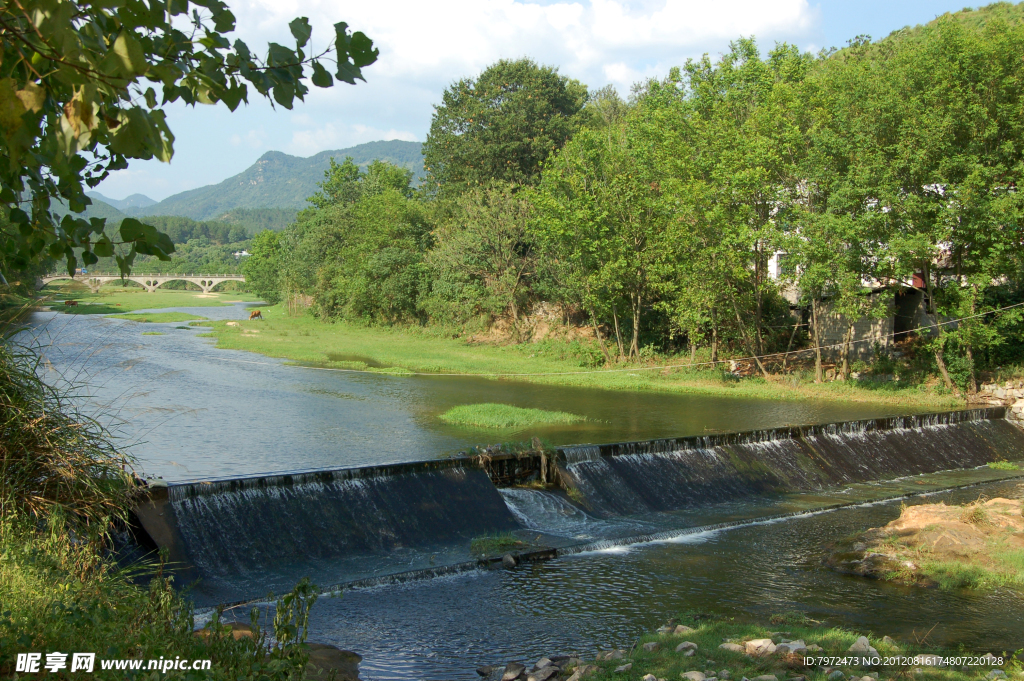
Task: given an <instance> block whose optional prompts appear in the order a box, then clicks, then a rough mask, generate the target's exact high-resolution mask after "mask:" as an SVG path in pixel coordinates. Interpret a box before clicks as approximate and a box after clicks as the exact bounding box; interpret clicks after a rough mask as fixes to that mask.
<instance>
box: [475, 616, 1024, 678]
mask: <svg viewBox="0 0 1024 681" xmlns="http://www.w3.org/2000/svg"><path fill="white" fill-rule="evenodd" d="M681 622H686V624H682V623H681ZM926 639H927V636H926V635H925V636H923V637H922V640H919V641H916V642H911V641H896V640H894V639H892V638H891V637H889V636H882V637H877V638H876V637H875V636H872V637H871V638H870V639H869V638H868V637H867V636H862V635H860V634H858V633H856V632H853V631H850V630H847V629H842V628H837V627H829V626H826V625H825V624H824V623H821V622H815V621H813V620H810V619H808V618H807V617H804V616H803V615H801V614H799V613H792V614H785V615H774V616H772V617H771V618H770V622H769V624H768V625H767V626H766V625H765V624H761V623H749V622H740V621H736V620H731V619H723V618H715V617H709V616H707V615H705V614H698V615H696V616H693V615H685V616H683V617H680V618H677V619H676V620H673V621H672V622H670V623H669V624H667V625H665V626H663V627H661V628H659V629H658V630H657V632H656V633H651V634H646V635H644V636H642V637H640V638H639V639H638V640H637V641H636V642H635V643H634V645H633V647H632V648H631V649H630V650H611V651H606V652H604V653H599V654H598V656H597V658H596V659H595V660H592V661H586V660H581V659H579V658H578V657H573V656H567V655H560V656H556V655H553V656H551V657H545V658H542V659H540V660H538V661H537V662H536V663H535V664H534V665H532V666H527V665H524V664H522V663H519V662H510V663H508V664H506V665H502V666H484V667H481V668H480V669H479V670H478V673H479V674H480V675H481V676H482V677H484V678H488V679H495V680H497V679H502V680H503V681H515V680H516V679H520V680H522V681H559V680H560V679H569V680H570V681H581V680H582V679H592V680H593V681H602V680H604V679H630V680H634V679H635V680H638V679H642V680H643V681H678V680H679V679H682V680H683V681H712V680H715V681H742V680H744V679H746V680H747V681H751V680H752V681H787V680H792V681H825V680H826V679H827V681H858V680H863V681H891V680H895V679H901V678H913V679H919V680H920V681H968V680H981V679H986V680H988V681H993V680H995V679H1008V678H1010V679H1014V680H1016V679H1020V678H1022V677H1024V673H1022V671H1021V662H1020V660H1019V658H1017V657H1014V656H1013V651H996V652H995V653H992V652H986V653H982V652H966V651H957V650H943V649H940V648H937V647H935V646H929V645H928V644H927V642H926ZM965 655H966V656H970V657H974V658H981V657H984V656H990V657H985V659H984V660H983V662H982V664H977V662H976V663H975V665H976V666H963V665H957V666H947V665H945V664H941V665H940V664H937V660H936V658H941V657H950V656H953V657H955V656H965ZM805 656H806V657H809V658H813V657H820V656H828V657H839V658H842V657H846V658H849V657H852V656H857V657H874V656H879V657H883V658H884V657H895V658H902V660H900V661H899V662H898V663H897V664H893V665H885V666H878V667H871V666H859V665H850V664H843V665H837V666H827V665H825V664H820V665H819V664H816V663H811V664H805V663H804V660H805ZM915 657H917V658H918V660H917V662H916V663H914V662H913V661H912V660H913V658H915ZM1000 658H1001V659H1000ZM908 662H909V663H908Z"/></svg>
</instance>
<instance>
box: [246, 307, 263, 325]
mask: <svg viewBox="0 0 1024 681" xmlns="http://www.w3.org/2000/svg"><path fill="white" fill-rule="evenodd" d="M254 319H259V320H260V321H263V313H262V312H260V311H259V310H253V311H252V312H250V313H249V321H250V322H251V321H252V320H254Z"/></svg>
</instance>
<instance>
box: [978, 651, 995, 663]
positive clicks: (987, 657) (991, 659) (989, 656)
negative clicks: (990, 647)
mask: <svg viewBox="0 0 1024 681" xmlns="http://www.w3.org/2000/svg"><path fill="white" fill-rule="evenodd" d="M981 659H982V660H985V663H987V664H990V665H997V664H999V658H998V657H996V656H995V655H993V654H992V653H985V654H984V655H982V656H981Z"/></svg>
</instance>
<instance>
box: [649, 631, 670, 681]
mask: <svg viewBox="0 0 1024 681" xmlns="http://www.w3.org/2000/svg"><path fill="white" fill-rule="evenodd" d="M673 631H675V627H672V626H669V625H667V624H666V625H665V626H663V627H658V633H659V634H662V635H664V634H671V633H672V632H673ZM647 676H651V674H648V675H647Z"/></svg>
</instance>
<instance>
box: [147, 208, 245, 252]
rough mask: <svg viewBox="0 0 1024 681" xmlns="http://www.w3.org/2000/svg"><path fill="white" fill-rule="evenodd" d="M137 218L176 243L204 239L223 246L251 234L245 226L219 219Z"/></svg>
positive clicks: (239, 240)
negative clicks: (203, 220)
mask: <svg viewBox="0 0 1024 681" xmlns="http://www.w3.org/2000/svg"><path fill="white" fill-rule="evenodd" d="M139 219H140V220H141V221H142V222H144V223H146V224H147V225H153V226H154V227H156V228H157V229H159V230H160V231H161V232H163V233H164V234H166V235H167V236H169V237H171V241H173V242H174V243H176V244H187V243H188V242H189V241H190V240H192V239H206V240H207V241H208V242H209V243H211V244H216V245H218V246H223V245H225V244H234V243H240V242H242V241H247V240H248V239H249V238H250V236H251V234H250V232H249V230H248V229H246V228H245V226H243V225H240V224H233V223H231V222H221V221H219V220H218V221H212V220H211V221H207V222H200V221H197V220H193V219H191V218H183V217H178V216H176V215H156V216H148V217H144V218H139Z"/></svg>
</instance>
